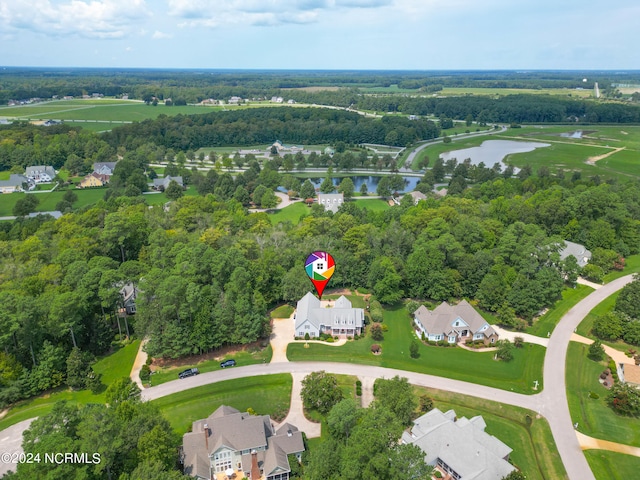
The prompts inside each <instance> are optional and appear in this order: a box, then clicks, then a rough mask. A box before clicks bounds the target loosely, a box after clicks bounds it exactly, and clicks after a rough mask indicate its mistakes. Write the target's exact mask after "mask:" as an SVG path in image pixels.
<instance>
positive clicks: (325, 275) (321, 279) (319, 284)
mask: <svg viewBox="0 0 640 480" xmlns="http://www.w3.org/2000/svg"><path fill="white" fill-rule="evenodd" d="M304 269H305V271H306V272H307V276H308V277H309V279H310V280H311V283H313V286H314V287H315V288H316V292H318V298H320V299H322V292H324V288H325V287H326V286H327V283H329V280H330V279H331V277H332V276H333V273H334V272H335V270H336V262H335V261H334V260H333V257H332V256H331V255H329V254H328V253H327V252H313V253H312V254H311V255H309V256H308V257H307V261H306V262H305V263H304Z"/></svg>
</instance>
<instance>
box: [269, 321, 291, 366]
mask: <svg viewBox="0 0 640 480" xmlns="http://www.w3.org/2000/svg"><path fill="white" fill-rule="evenodd" d="M294 313H295V312H294ZM293 315H294V314H293V313H292V314H291V316H290V317H289V318H274V319H273V322H272V324H271V337H270V338H269V341H270V343H271V349H272V350H273V356H272V357H271V363H282V362H288V361H289V359H287V345H289V343H290V342H292V341H293V338H294V335H295V325H294V323H293Z"/></svg>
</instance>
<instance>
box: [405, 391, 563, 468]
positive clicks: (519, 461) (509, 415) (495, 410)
mask: <svg viewBox="0 0 640 480" xmlns="http://www.w3.org/2000/svg"><path fill="white" fill-rule="evenodd" d="M415 392H416V394H417V395H425V394H426V395H428V396H429V397H431V398H432V399H433V400H434V406H435V407H436V408H439V409H440V410H442V411H443V412H446V411H447V410H449V409H454V410H455V412H456V414H457V416H458V418H460V417H463V416H465V417H467V418H472V417H474V416H476V415H482V418H484V420H485V422H486V423H487V428H486V430H485V431H486V432H487V433H489V434H491V435H494V436H495V437H497V438H498V439H500V440H501V441H503V442H504V443H506V444H507V445H509V446H510V447H511V448H512V449H513V452H512V453H511V455H510V456H509V458H510V460H511V463H513V464H514V465H516V466H518V467H519V468H520V469H521V470H522V471H523V472H524V474H525V475H526V477H527V479H530V480H545V479H553V480H559V479H563V478H564V479H566V478H567V474H566V472H565V470H564V466H563V465H562V460H561V459H560V456H559V454H558V451H557V449H556V445H555V442H554V441H553V436H552V435H551V429H550V428H549V424H548V423H547V421H546V420H545V419H544V418H536V413H535V412H532V411H530V410H526V409H524V408H518V407H512V406H510V405H504V404H502V403H498V402H492V401H490V400H485V399H480V398H476V397H469V396H466V395H460V394H457V393H451V392H447V391H444V390H436V389H432V388H422V387H415ZM527 415H529V416H530V417H531V419H532V422H531V425H530V426H529V425H527V421H526V417H527Z"/></svg>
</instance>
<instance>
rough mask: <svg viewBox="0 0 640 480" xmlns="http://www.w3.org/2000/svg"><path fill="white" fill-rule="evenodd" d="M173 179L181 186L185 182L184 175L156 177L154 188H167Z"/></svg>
mask: <svg viewBox="0 0 640 480" xmlns="http://www.w3.org/2000/svg"><path fill="white" fill-rule="evenodd" d="M172 180H173V181H175V182H176V183H177V184H178V185H180V186H181V187H183V186H184V184H183V183H182V177H172V176H167V177H163V178H154V179H153V188H155V189H156V190H166V189H167V187H168V186H169V184H170V183H171V181H172Z"/></svg>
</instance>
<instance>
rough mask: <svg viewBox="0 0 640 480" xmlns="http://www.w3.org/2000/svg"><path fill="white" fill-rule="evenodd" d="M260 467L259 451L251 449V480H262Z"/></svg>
mask: <svg viewBox="0 0 640 480" xmlns="http://www.w3.org/2000/svg"><path fill="white" fill-rule="evenodd" d="M260 477H262V475H260V468H259V467H258V452H256V451H255V450H252V451H251V480H260Z"/></svg>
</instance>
